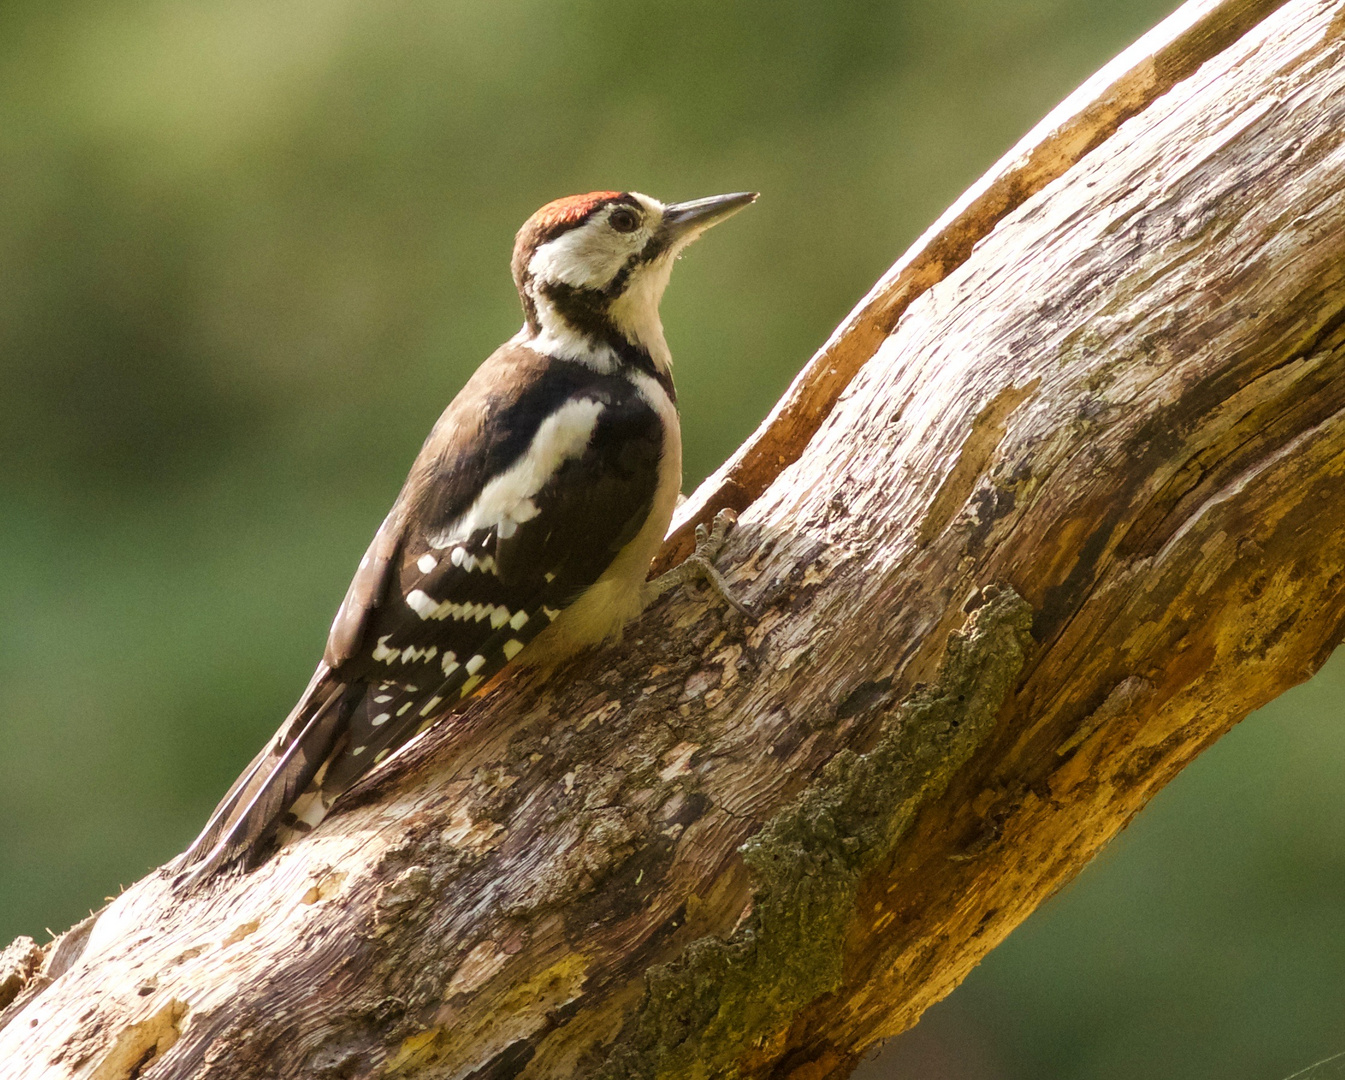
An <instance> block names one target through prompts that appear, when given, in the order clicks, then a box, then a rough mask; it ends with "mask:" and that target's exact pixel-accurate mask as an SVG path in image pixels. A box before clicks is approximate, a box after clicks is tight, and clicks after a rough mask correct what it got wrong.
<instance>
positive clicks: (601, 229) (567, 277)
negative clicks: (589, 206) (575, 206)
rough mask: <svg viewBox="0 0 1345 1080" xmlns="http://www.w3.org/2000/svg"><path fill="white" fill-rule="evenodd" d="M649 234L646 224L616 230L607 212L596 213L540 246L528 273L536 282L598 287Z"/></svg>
mask: <svg viewBox="0 0 1345 1080" xmlns="http://www.w3.org/2000/svg"><path fill="white" fill-rule="evenodd" d="M649 236H650V230H649V228H648V226H647V225H646V226H641V227H640V228H638V229H636V230H635V231H634V232H632V233H619V232H617V231H616V230H614V229H613V228H612V227H611V226H610V225H608V224H607V215H606V214H598V215H595V216H594V217H592V218H590V219H589V220H588V221H586V222H584V224H582V225H580V226H579V227H578V228H575V229H571V230H570V231H569V232H565V233H561V235H560V236H558V237H556V239H554V240H551V241H548V242H547V243H545V244H543V245H542V246H541V247H539V248H538V249H537V251H536V252H534V253H533V256H532V258H531V259H530V260H528V273H530V274H531V275H532V276H533V277H534V278H535V279H536V280H538V281H554V282H559V283H561V284H564V285H573V286H575V287H576V288H580V289H601V288H602V287H603V286H604V285H606V284H607V283H608V282H609V281H611V280H612V278H614V277H616V275H617V273H618V272H619V271H620V270H621V268H622V267H623V266H625V265H626V260H627V259H629V258H630V257H631V256H632V255H633V254H635V253H636V252H637V251H639V250H640V249H641V248H643V247H644V245H645V242H646V241H648V239H649Z"/></svg>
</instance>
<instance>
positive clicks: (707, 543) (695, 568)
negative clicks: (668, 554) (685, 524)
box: [650, 509, 757, 622]
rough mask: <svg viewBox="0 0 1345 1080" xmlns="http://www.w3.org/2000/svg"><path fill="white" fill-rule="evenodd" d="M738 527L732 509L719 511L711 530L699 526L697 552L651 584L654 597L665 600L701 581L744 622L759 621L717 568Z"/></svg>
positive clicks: (697, 528)
mask: <svg viewBox="0 0 1345 1080" xmlns="http://www.w3.org/2000/svg"><path fill="white" fill-rule="evenodd" d="M737 523H738V515H737V514H736V513H735V512H734V511H732V510H729V509H724V510H721V511H719V513H717V514H716V515H715V518H714V522H713V524H712V525H711V527H710V528H706V527H705V526H704V525H697V526H696V550H695V551H694V552H693V553H692V554H691V555H688V556H687V557H686V558H685V559H683V560H682V561H681V562H680V563H678V565H677V566H674V567H673V568H672V569H671V570H669V571H668V572H667V573H666V574H661V575H659V576H658V577H657V578H655V579H654V580H653V581H652V582H651V583H650V584H651V586H652V589H653V597H654V598H657V597H659V596H662V595H663V594H664V593H665V592H667V591H669V590H670V589H675V588H676V587H677V586H678V585H683V584H685V583H687V582H690V581H691V580H693V579H695V578H699V579H700V580H702V581H704V582H705V583H706V584H707V585H709V586H710V588H711V590H712V591H713V592H715V593H716V594H718V596H719V598H720V599H721V600H723V601H724V602H725V603H726V604H728V605H729V607H731V608H733V609H734V610H735V611H737V612H738V613H739V614H741V615H742V616H743V617H744V618H747V619H750V620H752V621H753V622H755V621H756V618H757V616H756V613H755V612H754V611H753V610H752V609H751V608H749V607H748V606H747V605H746V604H744V603H743V602H742V601H741V600H739V599H738V598H737V597H736V596H734V595H733V590H732V589H730V588H729V584H728V582H727V581H725V580H724V576H723V575H722V574H720V572H719V571H718V570H716V569H715V567H714V560H715V559H716V558H718V556H719V553H720V551H722V550H723V548H724V544H725V542H726V541H727V540H728V537H729V533H730V532H732V531H733V527H734V526H735V525H736V524H737Z"/></svg>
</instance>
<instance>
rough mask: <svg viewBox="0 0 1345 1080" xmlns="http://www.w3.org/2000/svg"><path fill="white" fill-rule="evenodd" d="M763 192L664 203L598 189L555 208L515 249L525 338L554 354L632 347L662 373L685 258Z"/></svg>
mask: <svg viewBox="0 0 1345 1080" xmlns="http://www.w3.org/2000/svg"><path fill="white" fill-rule="evenodd" d="M756 197H757V195H756V192H738V193H735V194H732V195H713V196H711V197H710V198H708V199H696V200H694V201H692V202H682V203H671V204H666V205H665V204H664V203H661V202H659V201H658V200H657V199H652V198H650V197H649V196H648V195H641V194H639V193H638V192H634V191H629V192H623V191H593V192H590V193H589V194H587V195H571V196H568V197H567V198H564V199H557V200H556V201H555V202H550V203H547V204H546V205H545V206H544V207H542V208H541V209H540V210H538V211H537V213H535V214H533V215H532V217H530V218H529V219H528V221H527V223H526V224H525V225H524V226H523V228H522V229H520V230H519V232H518V237H517V239H516V240H515V242H514V258H513V264H512V266H513V272H514V283H515V284H516V285H517V286H518V292H519V296H520V298H521V299H522V301H523V310H524V314H525V315H526V317H527V325H526V326H525V333H528V334H530V335H531V336H532V337H533V338H534V339H542V338H544V339H546V344H547V346H548V347H549V349H550V351H552V353H553V354H554V355H559V356H564V355H574V356H575V357H576V358H584V354H590V355H591V354H594V353H597V352H601V351H602V350H609V351H611V352H612V353H614V354H615V355H617V356H620V355H622V354H623V352H624V351H625V350H627V349H631V348H634V349H638V350H641V351H642V352H645V353H647V354H650V355H651V356H652V358H653V359H654V361H655V363H656V364H658V365H659V366H660V367H663V366H666V363H667V345H666V344H664V341H663V326H662V323H661V321H660V320H659V314H658V306H659V301H660V300H661V299H662V298H663V290H664V288H665V287H666V286H667V284H668V276H669V274H670V273H671V272H672V264H673V262H674V261H675V260H676V258H677V256H678V254H679V253H680V252H681V251H682V249H683V248H685V247H686V246H687V245H688V244H690V243H691V242H692V241H693V240H695V239H696V238H697V237H699V236H700V235H701V234H702V233H703V232H705V230H706V229H708V228H710V227H711V226H712V225H717V224H718V223H719V222H721V221H723V220H724V219H725V218H728V217H730V216H732V215H733V214H736V213H737V212H738V211H739V210H741V209H742V208H743V207H744V206H747V205H748V204H749V203H751V202H753V201H754V200H755V199H756Z"/></svg>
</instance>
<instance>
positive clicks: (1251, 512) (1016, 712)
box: [0, 0, 1345, 1080]
mask: <svg viewBox="0 0 1345 1080" xmlns="http://www.w3.org/2000/svg"><path fill="white" fill-rule="evenodd" d="M1229 10H1230V11H1232V12H1233V13H1234V14H1238V13H1245V11H1246V7H1245V6H1244V5H1230V8H1229ZM1240 28H1241V29H1245V31H1246V32H1245V33H1244V34H1242V36H1240V37H1238V36H1237V35H1236V34H1234V35H1230V37H1231V38H1232V40H1229V41H1225V40H1223V39H1220V38H1218V37H1217V35H1216V36H1214V37H1207V38H1206V39H1205V40H1212V41H1216V42H1217V44H1218V45H1220V46H1223V45H1226V48H1224V50H1223V51H1222V52H1220V53H1218V55H1215V56H1214V57H1213V59H1211V60H1209V62H1207V63H1206V64H1205V65H1204V66H1202V67H1200V68H1199V70H1197V71H1194V73H1193V74H1191V75H1190V77H1189V78H1186V79H1185V80H1184V81H1179V82H1175V84H1173V85H1172V86H1171V89H1170V90H1169V91H1168V92H1167V93H1165V94H1160V95H1159V96H1157V97H1155V98H1153V99H1152V100H1150V101H1149V102H1148V103H1147V106H1146V107H1144V108H1142V109H1138V110H1137V111H1136V113H1135V115H1133V116H1132V117H1131V118H1130V119H1129V120H1128V121H1126V122H1125V123H1124V124H1122V125H1120V126H1119V127H1118V128H1116V130H1115V131H1114V132H1113V133H1112V134H1111V135H1110V137H1108V138H1106V141H1105V142H1104V143H1103V144H1102V146H1101V147H1100V148H1099V149H1097V150H1095V151H1094V152H1093V153H1091V154H1088V155H1087V156H1084V157H1082V158H1080V159H1078V160H1076V161H1075V162H1074V163H1073V164H1072V165H1071V166H1070V167H1069V168H1068V169H1067V170H1066V171H1065V172H1064V173H1063V175H1061V176H1060V177H1059V178H1057V179H1055V180H1054V181H1052V182H1051V183H1049V184H1047V185H1046V186H1045V187H1043V188H1042V189H1041V190H1039V191H1038V192H1037V193H1036V194H1034V195H1032V196H1031V197H1030V198H1027V199H1026V200H1024V201H1023V202H1022V203H1021V205H1019V206H1018V207H1017V208H1016V209H1013V210H1012V211H1010V212H1008V213H1006V214H1005V216H1003V217H1002V219H1001V220H999V222H998V224H997V225H996V227H995V228H994V229H993V231H990V232H989V233H988V235H986V236H985V237H984V239H982V240H981V242H980V243H979V244H978V245H977V246H976V247H975V250H974V251H972V252H971V253H970V254H969V255H968V256H967V257H966V258H965V260H964V261H963V262H962V263H961V265H960V266H958V267H957V269H956V270H954V271H953V272H951V273H949V274H948V275H947V276H946V277H944V278H943V280H941V281H939V282H938V283H937V284H936V285H934V286H933V287H932V288H929V289H928V290H927V291H925V292H924V293H923V294H922V295H920V296H919V297H918V298H916V299H915V300H914V301H913V302H911V303H910V304H909V306H907V307H906V309H905V311H904V314H902V316H901V318H900V320H899V321H898V322H897V323H896V325H895V329H893V330H892V332H891V333H890V334H888V335H887V336H886V337H885V338H883V340H882V342H881V345H880V346H879V347H878V348H877V351H876V353H875V354H874V355H873V356H872V358H871V359H870V360H869V361H868V363H866V364H865V365H863V367H862V369H861V370H860V371H859V373H858V375H857V376H856V377H855V378H854V379H853V380H852V381H851V382H850V384H849V385H848V387H847V388H846V390H845V392H844V393H843V394H842V395H841V396H840V397H839V398H838V400H837V402H836V404H835V407H834V408H833V409H832V410H831V411H830V413H829V414H828V415H827V416H826V418H825V420H824V421H823V422H822V424H821V426H820V427H819V429H818V430H817V431H816V433H815V434H814V435H813V437H812V438H811V441H810V442H809V443H808V445H807V448H806V449H805V450H804V451H803V453H802V454H801V456H800V457H799V458H798V460H797V461H796V462H795V463H794V464H792V465H790V466H789V467H787V468H785V469H784V470H783V471H782V472H781V473H780V474H779V475H778V476H777V477H776V478H775V479H774V481H773V482H772V483H771V484H770V486H769V487H768V488H766V489H765V490H764V492H763V493H762V495H761V496H760V497H759V498H758V499H756V501H754V502H753V503H752V504H751V506H750V507H749V508H748V509H747V511H746V512H745V513H744V514H743V517H742V523H741V526H740V529H739V531H738V532H737V533H736V534H735V536H734V537H732V538H731V539H730V542H729V546H728V548H727V550H726V553H725V556H724V557H723V558H722V559H721V562H720V565H721V568H723V569H725V570H726V571H727V572H728V575H729V578H730V580H731V581H732V582H733V583H735V584H736V586H737V587H738V588H739V589H740V590H742V592H743V593H744V594H745V596H746V598H747V599H749V600H750V601H752V602H753V603H755V604H756V605H758V607H759V608H760V610H761V611H762V613H763V614H762V617H761V619H760V620H759V621H758V622H757V623H756V624H755V625H753V624H748V623H745V622H744V621H743V620H742V619H741V618H740V617H739V616H737V615H736V614H733V613H731V612H727V611H726V610H724V609H723V608H721V607H719V606H717V605H715V604H714V603H712V602H709V601H708V600H704V599H700V598H695V597H690V598H688V597H679V598H673V599H670V600H666V601H665V602H663V603H661V604H660V605H659V606H657V607H656V608H655V609H653V610H652V611H651V612H650V613H648V614H647V615H646V617H645V618H644V619H643V620H642V621H641V622H640V623H639V624H638V625H637V626H636V627H635V628H634V629H633V631H632V632H631V633H630V634H629V636H628V638H627V640H626V641H625V642H624V643H623V644H622V645H621V646H619V647H616V648H612V649H608V650H605V651H603V652H602V653H600V654H595V655H590V656H588V657H585V658H581V659H580V660H579V661H577V662H576V663H574V664H573V665H571V666H570V667H569V668H567V669H566V670H565V671H564V672H562V673H561V674H562V675H563V679H562V680H561V681H559V682H555V683H553V684H551V685H550V686H549V687H547V688H543V687H542V686H541V685H540V680H538V679H536V678H535V677H534V678H522V679H514V680H512V681H509V682H507V683H505V684H504V685H502V686H500V687H499V688H498V689H497V691H496V692H495V693H494V694H492V695H490V697H489V698H488V700H486V701H485V702H483V703H482V704H481V705H480V706H478V707H477V708H476V709H474V710H473V711H472V712H471V713H470V714H468V715H467V717H466V718H465V720H464V722H463V723H462V724H461V725H460V726H459V727H458V728H457V730H456V731H454V732H452V733H448V732H436V733H431V737H430V738H428V739H426V740H424V741H422V742H421V743H420V744H418V745H417V746H415V747H414V748H413V750H412V752H411V753H409V754H408V755H406V757H405V758H404V760H403V761H402V762H401V763H400V765H399V766H398V767H396V768H393V769H390V770H387V771H386V772H385V775H383V776H381V777H380V778H378V779H377V780H376V781H375V782H374V783H373V784H370V785H368V786H366V787H365V788H364V789H362V791H361V792H358V793H356V797H355V798H353V799H350V800H348V802H347V804H346V805H347V809H346V810H345V811H344V812H342V813H338V814H337V815H335V816H333V817H331V818H329V819H328V821H327V822H324V824H323V826H322V828H321V829H319V830H318V831H317V832H316V833H315V834H314V835H313V836H311V837H309V838H307V839H306V840H304V841H302V842H300V843H298V844H295V845H293V846H292V847H290V848H288V849H286V850H285V851H284V852H282V853H281V854H280V855H279V856H278V857H277V858H276V859H274V860H273V861H272V862H270V863H268V864H266V865H265V866H263V867H262V868H260V869H259V870H257V871H255V872H254V873H252V874H250V875H248V876H246V877H242V878H231V879H225V880H222V881H220V882H219V883H218V884H217V885H216V886H214V887H213V888H211V889H209V890H207V891H205V892H203V893H201V894H199V895H194V896H191V897H189V898H187V899H185V900H181V901H178V900H175V898H174V897H173V895H172V893H171V891H170V890H169V888H168V885H167V883H166V882H165V880H164V879H162V878H158V877H150V878H148V879H146V880H145V881H142V882H141V883H139V884H138V885H136V886H134V887H133V888H132V889H130V890H129V891H128V892H127V893H125V894H124V895H123V896H122V897H120V898H119V899H118V900H117V901H116V902H115V903H114V904H112V905H111V906H110V908H109V909H108V910H107V911H106V912H105V913H104V914H103V915H102V917H101V918H100V919H99V920H98V922H97V924H96V925H94V926H93V928H92V931H91V933H90V936H89V939H88V944H87V947H85V948H84V950H83V953H82V955H79V956H78V957H77V959H75V960H74V962H73V966H72V967H70V969H69V970H68V971H65V973H64V974H61V975H59V977H57V978H55V981H48V980H49V979H50V977H51V976H54V975H56V974H57V972H56V971H55V970H49V971H48V973H47V976H45V977H43V976H38V977H37V978H35V979H32V980H30V981H29V985H28V988H27V989H26V990H25V991H24V992H23V994H21V996H20V999H19V1000H18V1001H17V1002H16V1003H15V1004H14V1005H13V1006H11V1009H10V1010H9V1011H8V1012H7V1013H6V1014H5V1017H6V1018H7V1019H8V1021H9V1022H8V1023H7V1025H6V1026H5V1027H4V1028H3V1030H0V1063H3V1068H4V1070H6V1071H5V1073H4V1075H5V1076H6V1077H9V1076H13V1077H39V1076H40V1077H44V1078H45V1077H64V1076H72V1077H73V1076H78V1077H94V1078H97V1080H111V1078H128V1077H132V1076H137V1075H144V1076H146V1077H150V1078H160V1077H219V1078H226V1077H227V1078H235V1077H253V1076H256V1077H263V1076H265V1077H290V1076H332V1077H337V1076H341V1077H354V1076H372V1075H389V1076H416V1077H431V1076H435V1077H464V1078H465V1077H477V1078H478V1080H484V1078H486V1077H490V1078H493V1080H504V1078H507V1077H515V1076H519V1077H527V1078H542V1077H557V1078H558V1077H570V1076H582V1077H589V1076H593V1077H605V1078H608V1080H616V1078H621V1077H637V1076H639V1077H646V1076H647V1077H654V1076H666V1077H696V1076H705V1077H710V1076H727V1075H740V1076H752V1077H775V1078H785V1077H788V1078H792V1080H821V1078H823V1077H829V1076H843V1075H845V1074H846V1072H847V1071H848V1069H849V1068H850V1067H851V1066H852V1065H853V1064H854V1062H855V1061H856V1060H857V1057H858V1055H860V1054H861V1053H862V1052H863V1051H864V1050H865V1049H866V1048H868V1047H869V1046H871V1045H873V1043H874V1042H875V1041H876V1040H878V1039H881V1038H883V1037H885V1036H888V1035H891V1034H893V1033H895V1032H897V1031H900V1030H902V1029H903V1028H904V1027H906V1026H909V1024H910V1023H912V1022H913V1021H914V1020H915V1019H916V1018H917V1017H918V1016H919V1014H920V1012H921V1011H922V1010H923V1009H924V1008H925V1007H927V1006H928V1005H929V1004H931V1003H932V1002H933V1001H935V1000H937V999H938V998H939V997H940V996H942V995H943V994H945V993H947V992H948V990H950V989H951V988H952V987H953V986H954V985H956V983H957V982H958V980H959V979H961V978H962V977H963V975H965V973H966V972H967V970H968V969H969V968H970V967H971V966H972V965H973V964H974V963H975V962H976V961H977V959H978V958H979V957H980V956H982V955H983V954H984V953H985V952H986V951H987V950H988V949H989V948H991V947H993V945H994V944H995V943H996V942H997V941H999V940H1000V939H1001V938H1002V937H1003V936H1004V935H1005V934H1006V933H1007V932H1008V931H1009V930H1010V929H1012V927H1013V926H1014V925H1016V924H1017V923H1018V922H1019V921H1021V920H1022V919H1023V918H1024V917H1025V916H1026V915H1027V914H1028V913H1029V912H1030V911H1031V910H1032V909H1033V908H1034V907H1035V906H1036V905H1037V904H1039V903H1040V902H1041V901H1042V900H1043V899H1044V898H1045V897H1047V896H1049V895H1050V894H1051V892H1053V891H1054V890H1055V889H1056V888H1058V887H1059V886H1060V885H1061V884H1062V883H1063V882H1064V881H1066V880H1067V879H1068V878H1069V877H1070V876H1071V875H1072V874H1074V873H1075V872H1077V871H1078V869H1079V868H1080V867H1081V866H1082V865H1083V864H1084V863H1086V862H1087V860H1088V859H1089V858H1090V857H1091V855H1092V854H1093V853H1095V852H1096V851H1097V849H1098V848H1099V847H1100V846H1101V845H1102V844H1104V843H1105V842H1106V841H1107V840H1108V839H1109V838H1110V837H1111V836H1112V835H1114V834H1115V833H1116V831H1117V830H1118V829H1120V828H1121V827H1122V826H1123V825H1124V824H1125V822H1126V821H1127V820H1128V819H1129V818H1130V817H1131V816H1132V815H1133V814H1134V813H1135V812H1136V811H1137V810H1138V809H1139V808H1140V807H1141V806H1142V805H1143V804H1144V802H1145V801H1146V800H1147V799H1148V798H1149V797H1150V796H1151V795H1152V794H1153V793H1154V792H1155V791H1156V790H1158V788H1160V787H1161V786H1162V785H1163V784H1164V783H1166V782H1167V781H1168V780H1169V779H1171V778H1172V776H1173V775H1175V773H1176V772H1177V771H1178V770H1180V768H1181V767H1182V766H1183V765H1184V764H1186V763H1187V762H1188V761H1189V760H1190V759H1191V758H1192V757H1193V756H1194V755H1195V754H1196V753H1198V752H1199V751H1200V750H1201V749H1202V748H1203V747H1204V746H1206V745H1208V744H1209V743H1210V742H1211V741H1212V740H1213V739H1215V738H1217V737H1218V736H1219V735H1220V734H1221V733H1222V732H1223V731H1225V730H1226V729H1227V728H1228V727H1229V726H1230V725H1231V724H1233V723H1235V722H1236V721H1237V720H1239V719H1240V718H1241V717H1243V716H1244V715H1246V713H1247V712H1248V711H1250V710H1251V709H1253V708H1255V707H1257V706H1258V705H1260V704H1262V703H1263V702H1265V701H1267V700H1269V699H1270V698H1272V697H1274V696H1275V695H1276V694H1277V693H1279V692H1280V691H1282V690H1283V689H1285V688H1286V687H1288V686H1289V685H1292V684H1293V683H1295V682H1297V681H1299V680H1301V679H1303V678H1305V677H1306V676H1308V675H1309V674H1310V673H1311V672H1312V671H1314V670H1315V669H1316V667H1317V666H1319V664H1320V663H1321V662H1322V661H1323V660H1324V659H1325V657H1326V656H1327V655H1328V653H1329V652H1330V650H1331V649H1332V648H1333V647H1334V645H1335V644H1336V643H1337V642H1338V641H1339V640H1340V639H1341V637H1342V634H1343V633H1345V499H1342V492H1343V491H1345V487H1343V486H1342V485H1345V477H1343V476H1342V474H1343V473H1345V0H1330V2H1328V0H1289V2H1288V3H1286V4H1285V5H1284V6H1283V7H1281V8H1279V10H1277V11H1275V12H1273V13H1272V14H1270V15H1268V16H1267V17H1266V18H1265V19H1264V20H1263V21H1261V22H1260V23H1258V24H1256V25H1254V26H1252V27H1251V28H1250V29H1246V27H1240ZM65 952H66V955H67V956H70V955H74V954H75V953H77V952H78V950H76V949H74V948H68V949H66V950H65ZM48 963H49V965H50V964H51V961H48ZM62 963H64V961H62ZM58 966H59V965H58Z"/></svg>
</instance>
